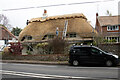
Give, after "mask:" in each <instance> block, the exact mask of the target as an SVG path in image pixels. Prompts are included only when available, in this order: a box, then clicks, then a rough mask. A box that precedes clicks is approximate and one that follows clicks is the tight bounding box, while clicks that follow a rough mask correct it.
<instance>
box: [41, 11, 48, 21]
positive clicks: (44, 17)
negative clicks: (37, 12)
mask: <svg viewBox="0 0 120 80" xmlns="http://www.w3.org/2000/svg"><path fill="white" fill-rule="evenodd" d="M47 17H48V15H47V10H46V9H44V13H43V17H42V19H46V18H47Z"/></svg>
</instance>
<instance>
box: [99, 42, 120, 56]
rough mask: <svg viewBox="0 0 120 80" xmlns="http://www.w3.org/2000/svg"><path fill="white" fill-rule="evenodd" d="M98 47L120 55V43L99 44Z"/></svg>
mask: <svg viewBox="0 0 120 80" xmlns="http://www.w3.org/2000/svg"><path fill="white" fill-rule="evenodd" d="M98 47H99V48H101V49H102V50H104V51H107V52H112V53H114V54H117V55H119V56H120V43H107V44H99V45H98Z"/></svg>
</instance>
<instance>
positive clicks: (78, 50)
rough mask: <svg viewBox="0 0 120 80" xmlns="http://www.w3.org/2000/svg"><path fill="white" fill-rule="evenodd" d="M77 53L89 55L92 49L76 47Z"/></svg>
mask: <svg viewBox="0 0 120 80" xmlns="http://www.w3.org/2000/svg"><path fill="white" fill-rule="evenodd" d="M74 50H75V51H76V53H77V54H79V55H89V53H90V50H89V48H87V47H80V48H74Z"/></svg>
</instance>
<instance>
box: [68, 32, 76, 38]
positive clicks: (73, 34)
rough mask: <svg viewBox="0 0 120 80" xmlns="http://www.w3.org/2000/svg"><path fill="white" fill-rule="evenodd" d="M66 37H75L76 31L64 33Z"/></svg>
mask: <svg viewBox="0 0 120 80" xmlns="http://www.w3.org/2000/svg"><path fill="white" fill-rule="evenodd" d="M66 37H70V38H75V37H76V33H68V34H66Z"/></svg>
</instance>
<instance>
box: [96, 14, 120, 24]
mask: <svg viewBox="0 0 120 80" xmlns="http://www.w3.org/2000/svg"><path fill="white" fill-rule="evenodd" d="M98 21H99V23H100V26H106V25H120V15H119V16H98Z"/></svg>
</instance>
